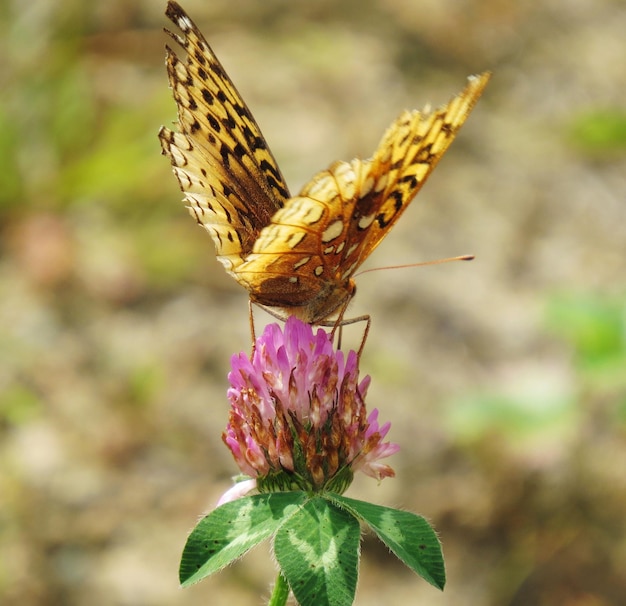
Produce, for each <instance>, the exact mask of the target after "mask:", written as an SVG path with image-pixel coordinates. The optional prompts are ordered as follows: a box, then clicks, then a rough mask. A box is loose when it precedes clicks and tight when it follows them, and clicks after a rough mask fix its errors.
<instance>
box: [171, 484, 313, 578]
mask: <svg viewBox="0 0 626 606" xmlns="http://www.w3.org/2000/svg"><path fill="white" fill-rule="evenodd" d="M306 499H307V495H306V494H305V493H303V492H281V493H273V494H260V495H254V496H251V497H243V498H241V499H237V500H236V501H231V502H230V503H225V504H224V505H222V506H221V507H218V508H217V509H215V510H214V511H212V512H211V513H210V514H209V515H208V516H206V517H205V518H203V519H202V520H201V521H200V523H199V524H198V525H197V526H196V527H195V528H194V530H193V531H192V533H191V534H190V535H189V538H188V539H187V544H186V545H185V548H184V550H183V555H182V558H181V561H180V571H179V578H180V582H181V584H182V586H183V587H187V586H189V585H191V584H193V583H196V582H197V581H199V580H201V579H203V578H204V577H206V576H208V575H210V574H213V573H214V572H217V571H218V570H220V569H222V568H224V567H225V566H227V565H228V564H230V563H231V562H232V561H233V560H236V559H237V558H239V557H241V556H242V555H243V554H244V553H246V552H247V551H248V550H250V549H252V547H254V546H255V545H257V544H258V543H260V542H261V541H263V540H265V539H267V538H268V537H270V536H271V535H273V534H274V533H275V532H276V530H277V529H278V528H279V527H280V525H281V524H284V523H285V521H286V520H289V516H290V514H292V513H294V512H297V511H298V505H301V504H302V503H303V502H304V501H306Z"/></svg>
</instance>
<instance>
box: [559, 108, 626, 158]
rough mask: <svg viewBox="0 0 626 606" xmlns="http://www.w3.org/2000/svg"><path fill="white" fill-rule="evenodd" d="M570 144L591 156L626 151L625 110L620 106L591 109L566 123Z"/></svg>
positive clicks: (611, 154) (612, 154)
mask: <svg viewBox="0 0 626 606" xmlns="http://www.w3.org/2000/svg"><path fill="white" fill-rule="evenodd" d="M567 130H568V136H569V139H570V141H571V142H572V145H573V146H574V147H576V148H577V149H579V150H580V151H581V152H582V153H584V154H585V155H587V156H591V157H608V156H614V155H616V154H618V153H624V151H626V111H624V110H623V109H621V108H618V107H614V108H607V109H597V110H591V111H589V112H585V113H581V114H579V115H578V116H576V117H574V118H573V119H572V120H571V122H570V123H569V125H568V128H567Z"/></svg>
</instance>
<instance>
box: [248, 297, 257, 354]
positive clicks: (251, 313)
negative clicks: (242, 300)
mask: <svg viewBox="0 0 626 606" xmlns="http://www.w3.org/2000/svg"><path fill="white" fill-rule="evenodd" d="M248 321H249V322H250V338H251V339H252V352H251V353H250V358H252V356H253V355H254V350H255V349H256V330H255V329H254V311H253V309H252V300H251V299H248Z"/></svg>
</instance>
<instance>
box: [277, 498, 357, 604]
mask: <svg viewBox="0 0 626 606" xmlns="http://www.w3.org/2000/svg"><path fill="white" fill-rule="evenodd" d="M360 539H361V534H360V528H359V522H358V520H357V519H356V518H355V517H354V516H353V515H352V514H351V513H350V512H348V511H346V510H345V509H344V508H340V507H337V506H336V505H335V504H334V503H333V502H330V501H327V500H325V499H324V498H321V497H314V498H312V499H310V500H309V501H307V502H306V503H305V504H304V505H303V506H302V507H301V508H300V509H299V510H298V511H297V512H296V513H295V514H294V515H292V516H291V517H290V518H289V520H287V521H286V522H285V524H284V525H282V526H281V527H280V529H279V530H278V532H277V533H276V538H275V540H274V553H275V554H276V559H277V560H278V563H279V565H280V568H281V572H282V573H283V575H284V576H285V578H286V579H287V582H288V583H289V586H290V587H291V591H292V592H293V594H294V596H295V597H296V600H297V601H298V604H300V606H330V605H332V606H349V605H350V604H352V602H353V601H354V594H355V592H356V582H357V578H358V566H359V543H360Z"/></svg>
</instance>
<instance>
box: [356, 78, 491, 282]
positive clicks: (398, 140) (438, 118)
mask: <svg viewBox="0 0 626 606" xmlns="http://www.w3.org/2000/svg"><path fill="white" fill-rule="evenodd" d="M489 76H490V75H489V74H481V75H480V76H471V77H470V78H469V83H468V84H467V86H466V87H465V89H464V90H463V91H462V92H461V93H460V94H459V95H458V96H456V97H454V98H453V99H452V100H451V101H450V102H449V103H448V104H446V105H443V106H441V107H439V108H438V109H437V110H435V111H434V112H432V113H425V112H419V111H412V112H408V111H405V112H403V113H402V114H401V115H400V116H399V117H398V119H397V120H396V121H395V122H394V123H393V124H392V125H391V126H390V127H389V128H388V129H387V132H386V133H385V134H384V135H383V137H382V139H381V141H380V143H379V145H378V148H377V150H376V152H375V153H374V156H373V158H372V160H371V163H370V165H369V167H368V170H367V171H366V173H365V174H364V175H363V176H362V186H361V188H360V197H358V199H357V200H356V203H355V205H354V210H353V212H352V216H351V221H350V230H349V231H348V234H347V239H348V240H349V241H351V242H358V243H359V245H358V246H357V247H355V248H354V250H353V252H352V255H351V256H356V257H357V259H356V265H354V261H355V260H353V259H347V260H346V262H345V264H346V265H349V266H353V265H354V267H353V270H355V269H356V268H357V267H358V266H359V265H360V264H361V263H362V262H363V261H364V260H365V259H366V258H367V257H368V256H369V255H370V254H371V253H372V251H373V250H374V249H375V248H376V246H378V245H379V244H380V242H381V241H382V240H383V238H384V237H385V236H386V235H387V234H388V233H389V231H390V230H391V228H392V227H393V226H394V225H395V223H396V221H397V220H398V219H399V218H400V215H401V214H402V213H403V212H404V210H405V209H406V207H407V206H408V204H409V202H411V200H413V198H414V197H415V196H416V194H417V193H418V191H419V190H420V188H421V187H422V185H424V183H425V182H426V179H427V178H428V177H429V175H430V174H431V173H432V171H433V169H434V168H435V166H436V165H437V163H438V162H439V160H440V159H441V158H442V156H443V154H444V153H445V152H446V150H447V149H448V147H449V146H450V144H451V143H452V141H453V140H454V138H455V137H456V135H457V133H458V131H459V129H460V128H461V126H462V125H463V123H464V122H465V120H466V119H467V117H468V115H469V113H470V112H471V110H472V108H473V107H474V105H475V104H476V102H477V101H478V99H479V98H480V95H481V94H482V92H483V89H484V88H485V86H486V85H487V82H488V81H489ZM364 168H365V167H364Z"/></svg>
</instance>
